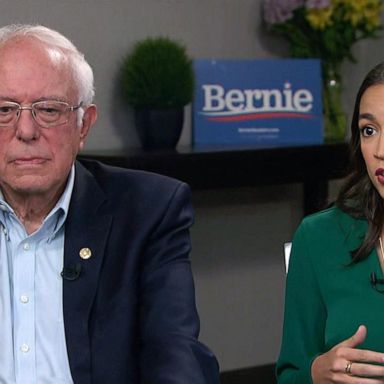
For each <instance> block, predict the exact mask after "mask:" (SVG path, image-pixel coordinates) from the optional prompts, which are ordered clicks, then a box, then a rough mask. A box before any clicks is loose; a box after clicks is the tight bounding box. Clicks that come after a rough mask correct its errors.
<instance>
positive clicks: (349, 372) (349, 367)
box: [345, 361, 353, 375]
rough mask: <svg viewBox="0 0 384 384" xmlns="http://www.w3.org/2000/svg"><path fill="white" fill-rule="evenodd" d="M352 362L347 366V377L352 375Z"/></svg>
mask: <svg viewBox="0 0 384 384" xmlns="http://www.w3.org/2000/svg"><path fill="white" fill-rule="evenodd" d="M352 364H353V363H352V362H350V361H349V362H348V363H347V365H346V366H345V373H346V374H347V375H352V372H351V369H352Z"/></svg>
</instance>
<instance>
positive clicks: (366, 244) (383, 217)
mask: <svg viewBox="0 0 384 384" xmlns="http://www.w3.org/2000/svg"><path fill="white" fill-rule="evenodd" d="M378 84H384V62H382V63H380V64H378V65H376V66H375V67H374V68H373V69H372V70H371V71H370V72H369V73H368V74H367V76H366V77H365V79H364V80H363V82H362V84H361V86H360V88H359V91H358V93H357V96H356V101H355V107H354V111H353V117H352V123H351V139H350V143H349V150H350V168H351V169H350V173H349V176H348V177H347V179H346V180H345V183H344V184H343V186H342V187H341V189H340V191H339V194H338V196H337V199H336V202H335V204H336V206H338V207H339V208H340V209H342V210H343V211H344V212H346V213H348V214H350V215H351V216H353V217H355V218H358V219H366V220H367V221H368V230H367V233H366V235H365V238H364V240H363V241H362V243H361V245H360V246H359V248H357V249H356V250H355V251H353V252H352V263H357V262H359V261H361V260H363V259H365V258H367V257H368V255H369V253H370V252H371V251H372V249H373V248H374V247H375V245H376V244H377V240H378V238H379V236H380V234H381V230H382V228H383V224H384V204H383V198H382V197H381V196H380V195H379V193H378V192H377V190H376V188H375V187H374V186H373V184H372V182H371V180H370V178H369V176H368V172H367V168H366V165H365V162H364V158H363V155H362V153H361V148H360V130H359V114H360V102H361V98H362V96H363V94H364V92H365V91H366V90H367V89H368V88H369V87H372V86H374V85H378ZM383 102H384V100H383Z"/></svg>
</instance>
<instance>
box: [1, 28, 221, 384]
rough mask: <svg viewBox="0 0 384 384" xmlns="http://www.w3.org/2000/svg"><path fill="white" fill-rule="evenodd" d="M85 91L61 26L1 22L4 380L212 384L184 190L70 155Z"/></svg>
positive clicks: (89, 81)
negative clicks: (199, 337) (196, 299)
mask: <svg viewBox="0 0 384 384" xmlns="http://www.w3.org/2000/svg"><path fill="white" fill-rule="evenodd" d="M93 93H94V92H93V74H92V70H91V68H90V66H89V65H88V63H87V62H86V61H85V59H84V57H83V55H82V54H81V53H79V52H78V50H77V49H76V48H75V47H74V46H73V44H72V43H71V42H69V41H68V40H67V39H66V38H65V37H64V36H62V35H60V34H59V33H57V32H55V31H53V30H50V29H48V28H45V27H42V26H28V25H24V26H23V25H19V26H8V27H4V28H0V189H1V193H0V208H1V209H0V382H1V383H7V384H13V383H22V384H34V383H36V384H43V383H44V384H59V383H63V384H64V383H65V384H67V383H75V384H86V383H87V384H91V383H92V384H114V383H116V384H123V383H130V384H134V383H159V384H161V383H167V384H172V383H183V384H186V383H191V384H199V383H218V368H217V362H216V360H215V358H214V356H213V355H212V354H211V352H210V351H209V350H208V349H207V348H205V347H204V346H203V345H202V344H200V343H199V342H198V341H197V335H198V328H199V325H198V317H197V313H196V309H195V302H194V288H193V281H192V276H191V270H190V263H189V260H188V253H189V250H190V242H189V234H188V231H189V227H190V225H191V222H192V212H191V206H190V196H189V190H188V187H187V186H186V185H185V184H183V183H181V182H178V181H176V180H172V179H169V178H166V177H162V176H159V175H153V174H148V173H143V172H134V171H127V170H121V169H118V168H111V167H107V166H104V165H101V164H99V163H96V162H90V161H89V162H84V163H82V164H80V163H79V162H78V161H76V160H75V159H76V155H77V153H78V151H79V150H80V149H81V148H82V147H83V145H84V142H85V139H86V137H87V134H88V133H89V130H90V128H91V127H92V125H93V124H94V123H95V120H96V115H97V114H96V107H95V105H93V104H92V98H93Z"/></svg>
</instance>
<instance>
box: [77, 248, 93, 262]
mask: <svg viewBox="0 0 384 384" xmlns="http://www.w3.org/2000/svg"><path fill="white" fill-rule="evenodd" d="M79 255H80V257H81V258H82V259H84V260H87V259H89V258H90V257H91V256H92V251H91V250H90V249H89V248H81V249H80V252H79Z"/></svg>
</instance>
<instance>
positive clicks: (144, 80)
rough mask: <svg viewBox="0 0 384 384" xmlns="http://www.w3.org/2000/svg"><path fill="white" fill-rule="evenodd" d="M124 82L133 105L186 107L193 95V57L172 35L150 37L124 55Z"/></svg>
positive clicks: (125, 93) (129, 101) (124, 87)
mask: <svg viewBox="0 0 384 384" xmlns="http://www.w3.org/2000/svg"><path fill="white" fill-rule="evenodd" d="M122 86H123V91H124V95H125V97H126V100H127V102H128V103H129V104H131V105H132V106H134V107H138V108H140V107H152V108H174V107H183V106H184V105H186V104H188V103H190V102H191V101H192V98H193V92H194V72H193V66H192V60H191V59H190V58H188V56H187V54H186V50H185V47H184V46H183V45H181V44H179V43H177V42H175V41H173V40H171V39H169V38H166V37H158V38H147V39H145V40H142V41H140V42H138V43H136V45H135V46H134V48H133V51H132V52H131V53H130V54H128V55H127V56H126V57H125V58H124V60H123V65H122Z"/></svg>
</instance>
